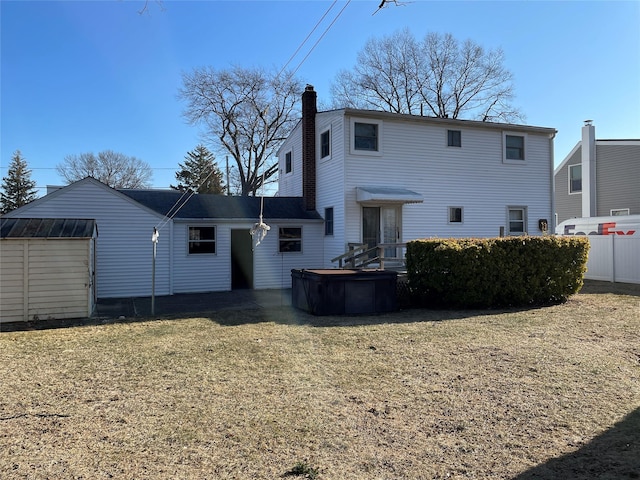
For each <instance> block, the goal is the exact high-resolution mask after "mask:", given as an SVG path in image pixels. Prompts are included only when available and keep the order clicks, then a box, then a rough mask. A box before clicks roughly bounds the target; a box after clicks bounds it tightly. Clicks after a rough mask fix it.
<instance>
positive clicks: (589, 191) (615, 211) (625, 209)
mask: <svg viewBox="0 0 640 480" xmlns="http://www.w3.org/2000/svg"><path fill="white" fill-rule="evenodd" d="M554 182H555V204H556V221H557V223H561V222H563V221H565V220H567V219H569V218H576V217H577V218H580V217H603V216H610V215H634V214H640V140H597V139H596V131H595V126H594V125H593V124H592V122H591V120H587V121H585V125H584V126H583V127H582V137H581V140H580V141H579V142H578V143H577V144H576V146H575V147H574V148H573V150H571V152H569V155H567V157H566V158H565V159H564V160H563V161H562V163H561V164H560V165H559V166H558V168H557V169H556V171H555V173H554Z"/></svg>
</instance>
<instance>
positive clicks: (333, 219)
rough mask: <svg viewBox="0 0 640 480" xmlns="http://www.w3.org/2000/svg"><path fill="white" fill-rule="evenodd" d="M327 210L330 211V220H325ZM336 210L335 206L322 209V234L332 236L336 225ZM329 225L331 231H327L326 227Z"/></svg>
mask: <svg viewBox="0 0 640 480" xmlns="http://www.w3.org/2000/svg"><path fill="white" fill-rule="evenodd" d="M329 210H330V211H331V221H330V222H329V221H328V220H327V213H328V212H329ZM335 219H336V211H335V208H333V207H325V209H324V235H325V237H332V236H333V233H334V231H335V226H336V221H335ZM329 225H331V232H327V227H328V226H329Z"/></svg>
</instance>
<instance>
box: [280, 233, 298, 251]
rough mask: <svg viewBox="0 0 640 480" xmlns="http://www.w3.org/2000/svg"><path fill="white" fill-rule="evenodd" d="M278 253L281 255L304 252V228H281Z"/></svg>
mask: <svg viewBox="0 0 640 480" xmlns="http://www.w3.org/2000/svg"><path fill="white" fill-rule="evenodd" d="M278 251H279V252H280V253H288V252H301V251H302V227H280V228H279V229H278Z"/></svg>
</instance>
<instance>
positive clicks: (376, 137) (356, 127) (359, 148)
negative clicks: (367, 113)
mask: <svg viewBox="0 0 640 480" xmlns="http://www.w3.org/2000/svg"><path fill="white" fill-rule="evenodd" d="M350 126H351V138H350V142H349V144H350V146H349V151H350V153H351V154H354V155H372V156H381V155H382V120H372V119H368V118H352V119H351V121H350Z"/></svg>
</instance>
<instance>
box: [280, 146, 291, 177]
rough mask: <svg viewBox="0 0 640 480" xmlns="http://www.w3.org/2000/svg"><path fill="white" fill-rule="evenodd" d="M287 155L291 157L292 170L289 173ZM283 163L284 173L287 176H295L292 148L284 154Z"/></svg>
mask: <svg viewBox="0 0 640 480" xmlns="http://www.w3.org/2000/svg"><path fill="white" fill-rule="evenodd" d="M287 155H291V170H289V171H288V172H287ZM282 163H283V165H284V166H283V168H282V171H283V173H284V174H285V175H292V174H293V149H292V148H290V149H289V150H287V151H286V152H284V160H283V161H282Z"/></svg>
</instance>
